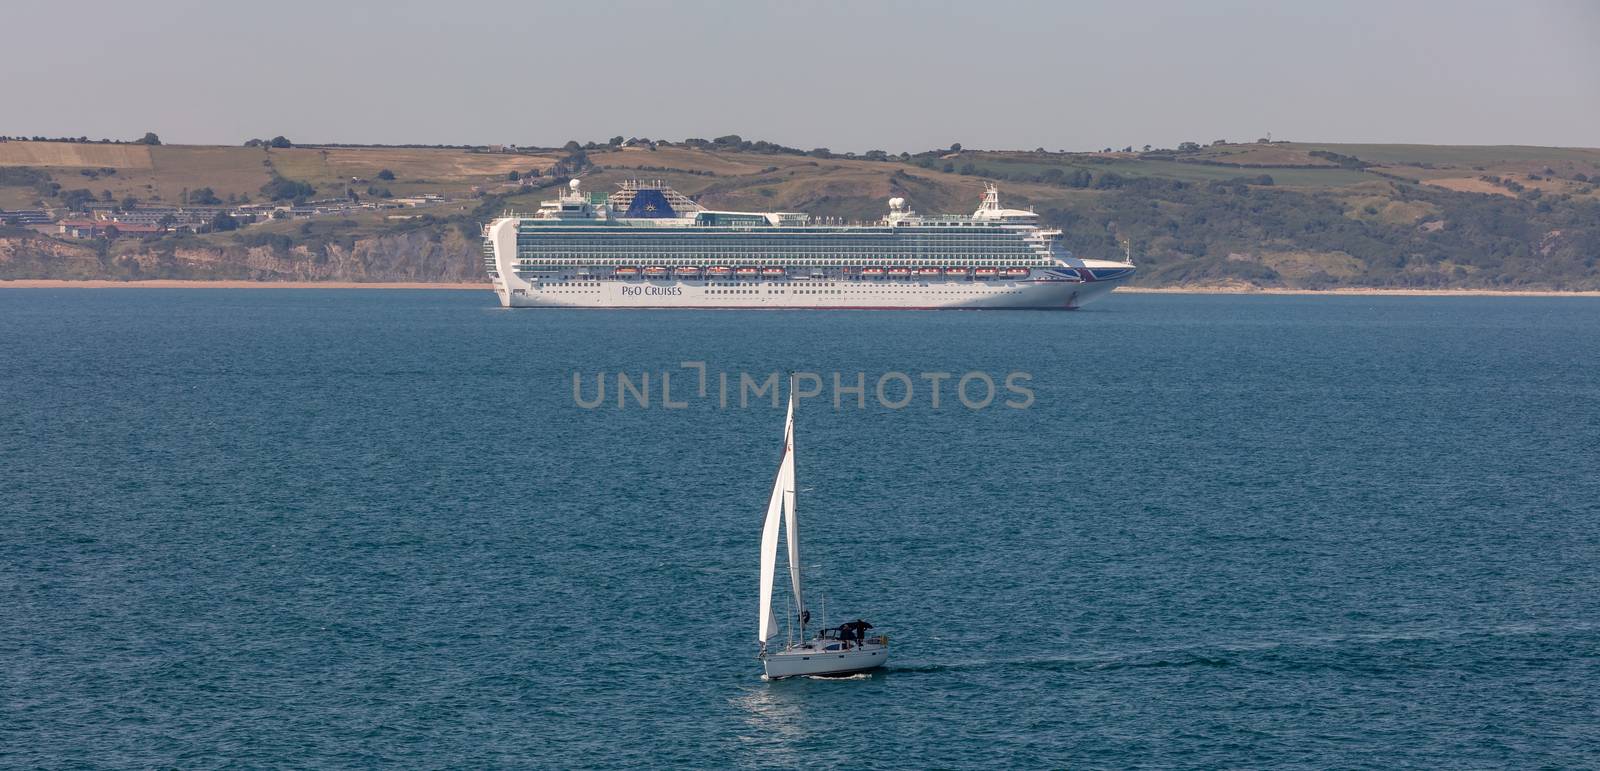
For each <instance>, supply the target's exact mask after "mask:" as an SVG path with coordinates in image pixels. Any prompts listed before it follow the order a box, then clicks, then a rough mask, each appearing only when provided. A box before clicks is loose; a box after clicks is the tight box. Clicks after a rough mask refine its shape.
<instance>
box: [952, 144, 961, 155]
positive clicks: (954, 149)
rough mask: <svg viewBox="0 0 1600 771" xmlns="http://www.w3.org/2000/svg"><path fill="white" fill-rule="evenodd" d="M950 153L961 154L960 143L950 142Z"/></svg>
mask: <svg viewBox="0 0 1600 771" xmlns="http://www.w3.org/2000/svg"><path fill="white" fill-rule="evenodd" d="M950 152H952V153H959V152H961V143H960V142H951V143H950Z"/></svg>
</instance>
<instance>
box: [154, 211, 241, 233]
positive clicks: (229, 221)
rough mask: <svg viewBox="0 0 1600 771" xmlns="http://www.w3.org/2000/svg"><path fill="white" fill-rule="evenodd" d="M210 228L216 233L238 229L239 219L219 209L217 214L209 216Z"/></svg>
mask: <svg viewBox="0 0 1600 771" xmlns="http://www.w3.org/2000/svg"><path fill="white" fill-rule="evenodd" d="M169 216H170V215H169ZM211 229H212V230H214V231H216V232H218V233H222V232H226V231H229V230H238V229H239V221H238V220H236V219H234V218H233V217H232V216H231V215H229V214H228V213H227V212H225V211H219V212H217V216H215V217H212V218H211Z"/></svg>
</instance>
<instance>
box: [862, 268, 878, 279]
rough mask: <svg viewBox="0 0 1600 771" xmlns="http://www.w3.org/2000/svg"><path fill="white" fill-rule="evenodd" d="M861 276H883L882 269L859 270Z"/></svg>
mask: <svg viewBox="0 0 1600 771" xmlns="http://www.w3.org/2000/svg"><path fill="white" fill-rule="evenodd" d="M861 275H863V276H867V277H870V278H877V277H879V276H881V275H883V268H862V269H861Z"/></svg>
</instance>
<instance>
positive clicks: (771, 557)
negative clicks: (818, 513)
mask: <svg viewBox="0 0 1600 771" xmlns="http://www.w3.org/2000/svg"><path fill="white" fill-rule="evenodd" d="M794 386H795V383H794V376H793V375H791V376H790V377H789V415H788V417H787V418H786V419H785V420H784V426H783V460H782V461H781V462H780V463H779V464H778V476H777V478H776V479H775V480H773V482H772V495H771V496H770V497H769V498H768V500H767V518H766V523H765V524H764V526H763V527H762V529H761V622H760V623H761V626H760V631H759V632H758V635H757V639H758V640H760V642H761V653H760V655H759V658H760V659H761V665H762V667H763V668H764V669H765V671H766V675H767V678H768V679H772V680H776V679H779V678H784V677H795V676H798V675H848V674H853V673H856V672H865V671H867V670H869V669H875V668H877V667H881V666H883V665H884V664H885V663H887V662H888V661H889V638H888V636H886V635H882V634H879V635H875V636H870V637H869V636H868V635H867V632H866V630H868V629H871V628H872V625H871V624H868V623H866V622H865V621H862V620H860V619H857V620H855V621H852V622H847V623H844V624H841V625H839V626H837V627H825V628H823V629H821V630H819V631H818V632H817V634H816V636H815V637H809V638H808V637H807V636H806V626H807V625H808V624H809V623H810V621H811V613H810V611H808V610H806V602H805V594H804V593H803V592H802V591H801V586H800V526H799V522H798V521H797V517H796V515H795V494H794V491H795V475H794V406H795V387H794ZM780 525H782V526H783V527H784V540H785V541H786V542H787V545H788V547H789V584H790V589H791V591H793V592H794V595H793V599H794V605H793V613H794V615H793V616H792V617H791V619H790V621H791V622H793V623H796V624H797V625H798V626H799V629H800V636H799V640H798V641H796V640H795V639H794V638H793V637H790V638H789V639H787V640H785V642H784V644H783V646H782V647H781V648H777V649H773V647H772V642H773V638H775V637H777V636H778V619H777V616H775V615H773V612H772V611H773V607H772V583H773V579H774V577H775V576H774V574H775V573H776V572H777V566H778V531H779V527H780Z"/></svg>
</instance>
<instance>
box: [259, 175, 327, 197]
mask: <svg viewBox="0 0 1600 771" xmlns="http://www.w3.org/2000/svg"><path fill="white" fill-rule="evenodd" d="M316 193H317V189H316V188H314V187H312V186H311V185H308V184H306V183H304V182H301V181H299V180H294V179H289V178H287V177H278V176H274V177H273V178H272V181H271V182H268V183H267V184H265V185H262V186H261V194H262V195H265V196H267V197H268V198H271V199H272V200H274V201H288V200H291V199H292V200H296V201H300V200H305V199H307V198H310V197H311V196H313V195H316Z"/></svg>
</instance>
